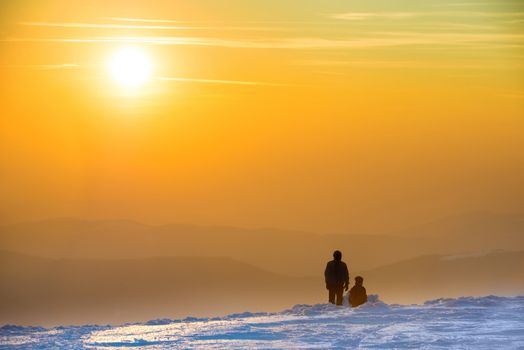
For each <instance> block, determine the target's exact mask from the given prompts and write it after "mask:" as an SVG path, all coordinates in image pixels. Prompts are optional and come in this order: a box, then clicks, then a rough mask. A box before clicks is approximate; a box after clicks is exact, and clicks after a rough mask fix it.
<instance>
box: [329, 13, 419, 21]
mask: <svg viewBox="0 0 524 350" xmlns="http://www.w3.org/2000/svg"><path fill="white" fill-rule="evenodd" d="M415 16H416V14H415V13H411V12H346V13H337V14H332V15H329V17H330V18H334V19H343V20H348V21H362V20H366V19H374V18H378V19H403V18H409V17H415Z"/></svg>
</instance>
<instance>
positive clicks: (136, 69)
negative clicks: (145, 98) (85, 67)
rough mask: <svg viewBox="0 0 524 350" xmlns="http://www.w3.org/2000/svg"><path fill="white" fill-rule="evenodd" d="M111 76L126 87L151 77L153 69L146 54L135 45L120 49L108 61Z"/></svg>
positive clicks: (134, 86)
mask: <svg viewBox="0 0 524 350" xmlns="http://www.w3.org/2000/svg"><path fill="white" fill-rule="evenodd" d="M108 70H109V73H110V75H111V77H112V78H113V79H114V80H115V81H116V82H117V83H119V84H120V85H122V86H124V87H126V88H137V87H139V86H142V85H143V84H144V83H146V82H147V81H148V80H149V79H150V78H151V73H152V70H153V67H152V64H151V60H150V58H149V57H148V55H147V54H146V53H145V52H144V51H143V50H141V49H139V48H136V47H127V48H123V49H120V50H119V51H118V52H116V53H115V55H114V56H113V57H111V59H110V61H109V63H108Z"/></svg>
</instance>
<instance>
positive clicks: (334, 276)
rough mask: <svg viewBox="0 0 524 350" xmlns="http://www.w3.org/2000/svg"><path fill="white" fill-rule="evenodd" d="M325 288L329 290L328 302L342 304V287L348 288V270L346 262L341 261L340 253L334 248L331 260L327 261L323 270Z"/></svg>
mask: <svg viewBox="0 0 524 350" xmlns="http://www.w3.org/2000/svg"><path fill="white" fill-rule="evenodd" d="M324 277H325V279H326V289H327V290H329V302H330V303H331V304H336V305H342V303H343V295H344V289H345V290H348V286H349V271H348V267H347V265H346V263H344V262H343V261H342V253H341V252H340V251H338V250H336V251H335V252H334V253H333V260H331V261H330V262H328V263H327V265H326V270H325V271H324Z"/></svg>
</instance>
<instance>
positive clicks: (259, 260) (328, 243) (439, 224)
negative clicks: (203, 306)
mask: <svg viewBox="0 0 524 350" xmlns="http://www.w3.org/2000/svg"><path fill="white" fill-rule="evenodd" d="M0 248H1V249H5V250H10V251H16V252H20V253H26V254H31V255H36V256H43V257H67V258H103V259H120V258H130V259H135V258H146V257H154V256H226V257H231V258H233V259H237V260H240V261H244V262H247V263H250V264H253V265H255V266H258V267H259V268H262V269H265V270H269V271H273V272H275V273H281V274H287V275H295V276H311V275H316V274H318V273H320V272H319V271H321V270H322V268H323V264H324V263H325V260H326V259H328V258H329V257H330V256H331V253H332V251H333V250H334V249H335V248H337V249H340V250H342V252H343V253H344V260H345V261H347V262H348V263H349V267H350V269H353V270H368V269H372V268H375V267H378V266H382V265H385V264H390V263H394V262H396V261H399V260H404V259H409V258H414V257H417V256H420V255H424V254H426V255H427V254H457V253H464V252H474V251H479V250H484V251H491V250H494V249H507V250H522V249H524V216H522V215H520V216H518V215H507V214H485V213H484V214H475V213H473V214H465V215H460V216H455V217H450V218H445V219H442V220H436V221H434V222H431V223H428V224H425V225H421V226H417V227H412V228H410V229H408V230H404V231H401V232H397V233H395V234H392V235H355V234H348V235H340V234H339V235H333V234H324V235H320V234H312V233H307V232H300V231H291V230H279V229H242V228H234V227H218V226H192V225H163V226H148V225H142V224H139V223H134V222H130V221H82V220H73V219H57V220H48V221H41V222H32V223H23V224H18V225H10V226H3V227H1V228H0Z"/></svg>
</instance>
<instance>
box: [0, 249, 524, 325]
mask: <svg viewBox="0 0 524 350" xmlns="http://www.w3.org/2000/svg"><path fill="white" fill-rule="evenodd" d="M522 266H524V252H499V253H490V254H485V255H478V256H422V257H418V258H416V259H411V260H406V261H402V262H397V263H395V264H391V265H387V266H384V267H380V268H377V269H373V270H369V271H362V272H358V271H354V270H352V271H350V272H351V275H352V277H355V276H356V275H357V274H361V275H363V276H364V279H365V280H364V285H365V286H366V288H367V290H368V293H370V294H379V295H380V297H381V299H383V300H386V301H388V302H403V303H414V302H421V301H424V300H427V299H431V298H438V297H452V296H461V295H485V294H522V293H524V272H523V270H522ZM0 280H1V281H2V282H1V286H0V309H1V310H2V313H1V314H0V323H17V324H32V325H35V324H43V325H51V324H69V323H93V322H96V323H105V322H125V321H138V320H146V319H154V318H174V317H184V316H187V315H193V316H210V315H221V314H226V313H231V312H242V311H246V310H249V311H272V310H278V309H283V308H286V307H289V306H292V305H294V304H297V303H308V304H311V303H319V302H320V303H323V302H326V301H327V291H326V290H325V286H324V282H323V276H322V274H320V273H319V274H318V276H315V277H308V278H297V277H288V276H284V275H280V274H275V273H271V272H267V271H263V270H261V269H258V268H255V267H253V266H251V265H248V264H245V263H242V262H239V261H235V260H232V259H229V258H184V257H178V258H148V259H120V260H86V259H49V258H36V257H32V256H27V255H22V254H17V253H11V252H6V251H0ZM352 283H353V281H352Z"/></svg>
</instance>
